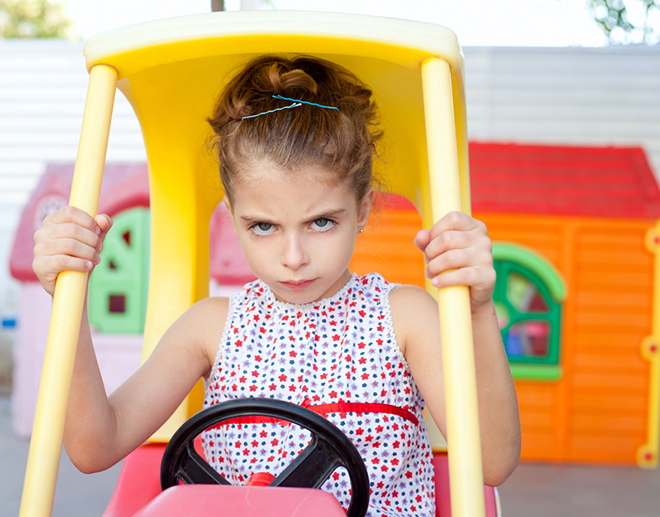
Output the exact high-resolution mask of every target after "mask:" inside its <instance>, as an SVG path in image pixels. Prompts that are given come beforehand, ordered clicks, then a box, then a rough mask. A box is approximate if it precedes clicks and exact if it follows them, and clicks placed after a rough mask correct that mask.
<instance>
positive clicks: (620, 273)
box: [353, 142, 660, 468]
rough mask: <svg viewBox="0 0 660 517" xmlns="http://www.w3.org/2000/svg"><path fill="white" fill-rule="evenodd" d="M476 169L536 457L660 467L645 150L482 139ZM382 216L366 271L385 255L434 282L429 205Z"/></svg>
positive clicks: (367, 244) (387, 268)
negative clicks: (415, 239)
mask: <svg viewBox="0 0 660 517" xmlns="http://www.w3.org/2000/svg"><path fill="white" fill-rule="evenodd" d="M470 176H471V184H472V200H473V211H474V215H475V217H477V218H480V219H481V220H483V221H484V222H485V223H486V224H487V225H488V229H489V233H490V236H491V238H492V239H493V242H494V258H495V263H496V270H497V273H498V280H497V286H496V292H495V295H494V297H495V301H496V305H497V309H498V315H499V319H500V327H501V328H502V337H503V340H504V343H505V346H506V348H507V353H508V355H509V360H510V363H511V368H512V371H513V374H514V378H515V379H516V386H517V390H518V399H519V404H520V412H521V420H522V433H523V452H522V455H523V458H524V459H528V460H543V461H568V462H597V463H624V464H638V465H640V466H642V467H650V468H652V467H657V465H658V433H659V432H658V391H659V380H658V379H659V373H660V367H659V361H660V357H659V355H658V345H659V343H660V342H659V338H660V336H659V332H660V328H659V322H658V317H659V312H660V305H658V303H659V301H660V299H659V298H658V296H659V295H660V286H658V281H659V280H658V273H659V270H658V267H659V264H660V263H659V262H658V260H659V259H658V249H659V246H660V225H659V224H660V223H659V221H658V220H659V219H660V190H659V189H658V185H657V183H656V180H655V178H654V176H653V173H652V171H651V169H650V167H649V164H648V162H647V160H646V157H645V155H644V152H643V151H642V150H641V149H640V148H613V147H559V146H540V145H518V144H496V143H477V142H473V143H471V144H470ZM376 217H377V226H378V227H380V230H376V231H373V230H372V231H371V232H370V236H367V237H363V239H365V240H363V241H362V242H361V243H360V246H361V250H362V251H361V253H358V254H356V257H355V260H354V263H353V267H354V269H355V270H356V271H358V272H360V270H361V267H362V266H361V262H360V261H361V260H364V261H365V262H369V263H370V264H369V265H367V264H365V266H364V267H365V269H366V268H369V267H371V268H373V261H374V260H375V261H376V263H377V264H378V266H377V267H378V268H379V270H380V271H381V272H382V273H383V274H385V275H386V276H388V278H389V279H390V280H392V281H398V282H407V283H413V284H417V285H423V282H424V279H423V277H422V276H421V274H420V272H421V271H422V269H423V268H418V267H411V261H416V260H421V258H420V257H419V256H418V255H415V249H414V246H413V245H412V244H411V240H412V235H414V233H415V232H416V231H417V229H418V228H419V227H421V220H420V218H419V216H418V215H417V213H416V212H415V211H414V209H413V208H412V206H407V205H404V204H400V205H397V204H396V202H394V204H393V206H392V208H391V209H387V210H382V211H379V213H378V214H377V216H376ZM379 232H385V233H387V238H386V239H382V238H379ZM367 239H368V240H367ZM379 255H380V256H381V261H380V263H378V256H379ZM411 275H413V276H411Z"/></svg>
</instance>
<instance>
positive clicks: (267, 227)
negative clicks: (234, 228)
mask: <svg viewBox="0 0 660 517" xmlns="http://www.w3.org/2000/svg"><path fill="white" fill-rule="evenodd" d="M250 229H251V230H252V231H253V232H254V233H255V234H257V235H268V234H270V233H273V231H274V230H275V227H274V226H273V225H272V224H270V223H257V224H255V225H254V226H252V228H250Z"/></svg>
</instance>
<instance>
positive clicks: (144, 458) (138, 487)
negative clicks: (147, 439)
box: [103, 443, 166, 517]
mask: <svg viewBox="0 0 660 517" xmlns="http://www.w3.org/2000/svg"><path fill="white" fill-rule="evenodd" d="M165 447H166V444H164V443H149V444H146V445H143V446H141V447H138V448H137V449H136V450H134V451H133V452H132V453H131V454H129V455H128V456H126V458H125V459H124V464H123V465H122V467H121V472H120V473H119V479H118V480H117V485H116V486H115V490H114V492H113V493H112V497H111V498H110V503H108V507H107V508H106V509H105V512H104V513H103V516H104V517H128V516H130V515H134V514H135V513H136V512H137V511H139V510H140V509H141V508H142V507H144V506H145V505H146V504H147V503H149V501H151V500H152V499H154V498H155V497H156V496H157V495H158V494H160V493H161V490H160V461H161V460H162V459H163V452H165Z"/></svg>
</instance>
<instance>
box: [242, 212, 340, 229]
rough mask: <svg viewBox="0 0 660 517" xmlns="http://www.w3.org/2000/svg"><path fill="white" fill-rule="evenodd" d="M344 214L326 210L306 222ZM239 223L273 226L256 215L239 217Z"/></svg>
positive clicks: (268, 220) (333, 217) (268, 219)
mask: <svg viewBox="0 0 660 517" xmlns="http://www.w3.org/2000/svg"><path fill="white" fill-rule="evenodd" d="M344 212H346V209H345V208H337V209H334V210H328V211H327V212H320V213H318V214H317V215H312V216H310V217H308V218H307V222H312V221H316V220H317V219H335V218H337V217H339V216H340V215H341V214H343V213H344ZM240 219H241V221H243V222H245V223H246V224H248V225H250V224H255V223H267V224H275V223H273V222H272V219H270V218H269V217H267V216H263V217H261V216H258V215H241V216H240Z"/></svg>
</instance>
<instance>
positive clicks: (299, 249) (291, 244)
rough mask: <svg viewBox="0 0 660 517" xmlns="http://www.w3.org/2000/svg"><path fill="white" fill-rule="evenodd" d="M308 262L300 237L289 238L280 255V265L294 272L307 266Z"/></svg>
mask: <svg viewBox="0 0 660 517" xmlns="http://www.w3.org/2000/svg"><path fill="white" fill-rule="evenodd" d="M308 262H309V257H308V256H307V253H305V249H304V246H303V243H302V240H301V238H300V236H298V235H291V236H289V237H288V238H287V239H286V242H285V245H284V252H283V253H282V265H283V266H285V267H287V268H289V269H293V270H294V271H295V270H297V269H300V268H301V267H302V266H305V265H307V263H308Z"/></svg>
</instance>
